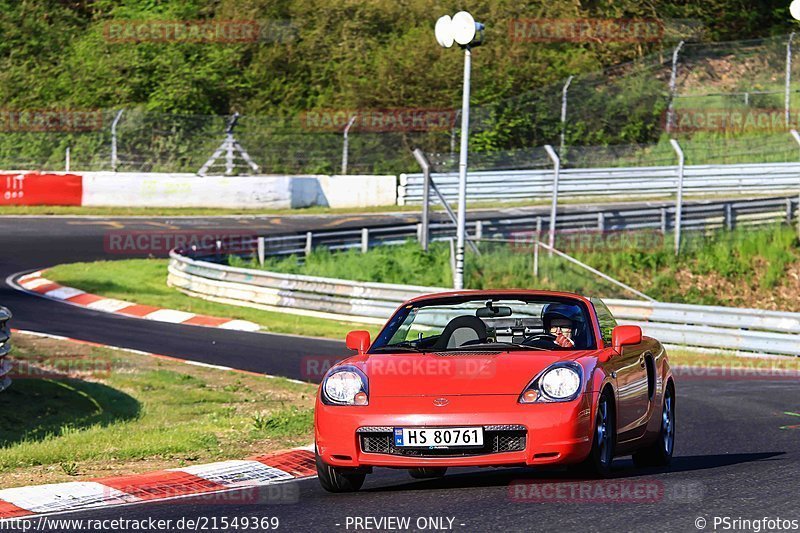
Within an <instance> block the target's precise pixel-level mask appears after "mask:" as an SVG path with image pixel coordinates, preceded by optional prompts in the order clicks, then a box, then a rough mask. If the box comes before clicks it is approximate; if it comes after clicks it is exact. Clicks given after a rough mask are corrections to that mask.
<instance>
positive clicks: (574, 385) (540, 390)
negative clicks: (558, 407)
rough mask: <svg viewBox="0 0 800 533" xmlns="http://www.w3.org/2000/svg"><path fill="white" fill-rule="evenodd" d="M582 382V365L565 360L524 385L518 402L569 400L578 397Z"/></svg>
mask: <svg viewBox="0 0 800 533" xmlns="http://www.w3.org/2000/svg"><path fill="white" fill-rule="evenodd" d="M582 383H583V367H581V365H579V364H578V363H572V362H565V363H556V364H554V365H551V366H550V367H548V368H547V369H545V371H544V372H542V373H541V374H539V375H538V376H536V377H535V378H534V379H533V381H531V382H530V384H529V385H528V386H527V387H525V390H524V391H522V394H521V395H520V397H519V401H520V403H542V402H569V401H571V400H574V399H575V398H577V397H578V395H579V394H580V392H581V385H582Z"/></svg>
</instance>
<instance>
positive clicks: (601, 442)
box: [579, 389, 617, 478]
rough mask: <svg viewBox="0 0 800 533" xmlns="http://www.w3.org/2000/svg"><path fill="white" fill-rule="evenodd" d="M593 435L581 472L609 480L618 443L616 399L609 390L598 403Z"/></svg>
mask: <svg viewBox="0 0 800 533" xmlns="http://www.w3.org/2000/svg"><path fill="white" fill-rule="evenodd" d="M592 435H593V437H592V449H591V451H590V452H589V456H588V457H587V458H586V460H584V462H583V463H582V464H581V465H580V466H579V470H580V471H581V472H583V473H585V474H588V475H590V476H592V477H598V478H607V477H609V476H611V463H612V462H613V461H614V448H615V447H616V443H617V417H616V411H615V410H614V397H613V395H612V394H611V393H610V392H609V391H608V389H606V390H605V391H604V392H603V393H602V394H601V395H600V401H599V402H597V413H596V414H595V422H594V428H593V430H592Z"/></svg>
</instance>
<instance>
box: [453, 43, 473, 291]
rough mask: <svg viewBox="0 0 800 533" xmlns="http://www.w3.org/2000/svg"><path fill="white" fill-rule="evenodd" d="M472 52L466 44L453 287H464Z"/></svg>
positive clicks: (459, 288)
mask: <svg viewBox="0 0 800 533" xmlns="http://www.w3.org/2000/svg"><path fill="white" fill-rule="evenodd" d="M471 67H472V52H471V51H470V47H469V45H466V46H464V94H463V97H462V100H461V153H460V154H459V159H458V224H457V230H456V268H455V272H454V273H453V288H454V289H456V290H461V289H463V288H464V242H465V241H466V233H467V146H468V141H469V90H470V70H471Z"/></svg>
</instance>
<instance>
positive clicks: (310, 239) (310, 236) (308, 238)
mask: <svg viewBox="0 0 800 533" xmlns="http://www.w3.org/2000/svg"><path fill="white" fill-rule="evenodd" d="M313 239H314V236H313V234H312V233H311V232H310V231H309V232H306V249H305V252H306V255H311V250H312V246H313Z"/></svg>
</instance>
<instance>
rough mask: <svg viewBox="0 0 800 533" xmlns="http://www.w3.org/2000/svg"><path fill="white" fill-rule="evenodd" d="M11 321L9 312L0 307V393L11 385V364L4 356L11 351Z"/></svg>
mask: <svg viewBox="0 0 800 533" xmlns="http://www.w3.org/2000/svg"><path fill="white" fill-rule="evenodd" d="M9 320H11V312H10V311H9V310H8V309H6V308H5V307H0V392H2V391H4V390H5V389H7V388H8V386H9V385H11V378H9V377H8V373H9V372H11V363H10V362H9V361H8V360H7V359H6V355H8V353H9V352H10V351H11V329H10V328H9V327H8V321H9Z"/></svg>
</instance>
